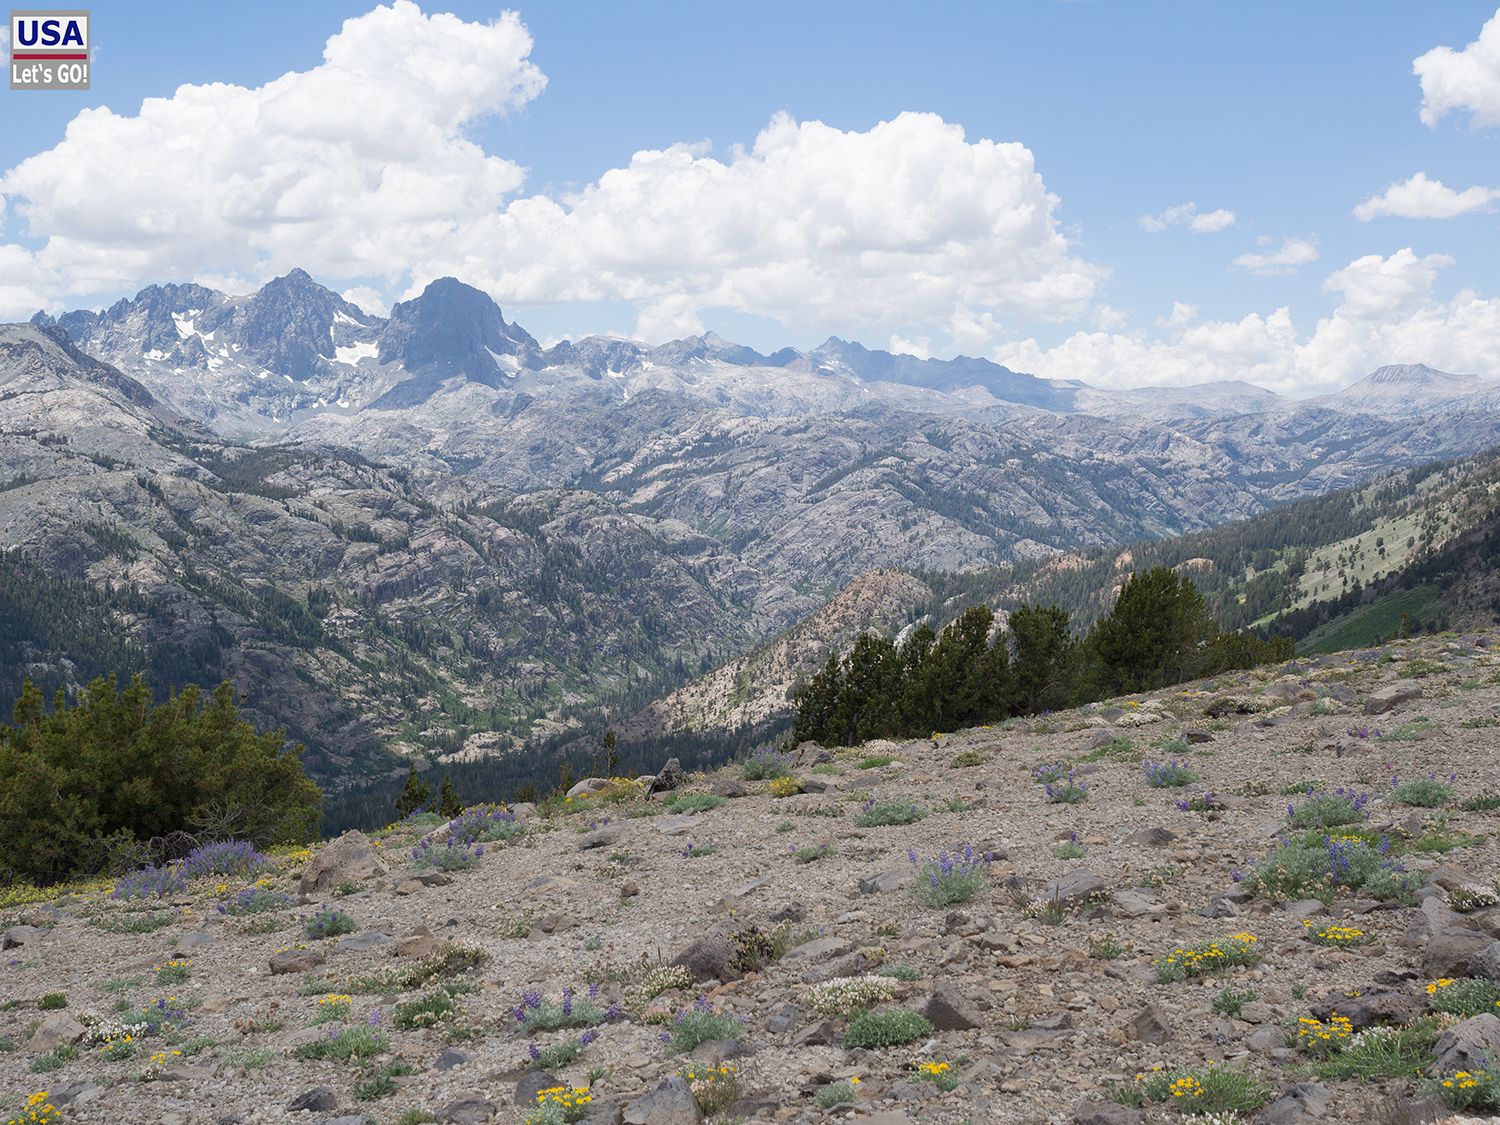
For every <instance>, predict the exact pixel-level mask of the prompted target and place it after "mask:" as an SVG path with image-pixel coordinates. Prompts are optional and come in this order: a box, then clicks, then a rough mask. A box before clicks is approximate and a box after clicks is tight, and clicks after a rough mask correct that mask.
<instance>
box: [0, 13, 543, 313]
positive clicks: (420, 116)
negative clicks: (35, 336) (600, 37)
mask: <svg viewBox="0 0 1500 1125" xmlns="http://www.w3.org/2000/svg"><path fill="white" fill-rule="evenodd" d="M531 46H532V41H531V36H530V35H529V34H528V33H527V31H526V29H525V27H523V26H522V24H521V22H520V20H519V18H518V17H517V16H516V15H515V14H514V13H507V14H504V15H501V16H500V17H498V18H497V19H495V20H494V21H492V22H490V23H483V24H481V23H470V22H465V21H463V20H461V19H459V18H458V17H456V16H451V15H431V16H429V15H426V14H424V13H423V12H422V11H421V10H420V9H419V8H418V7H417V6H416V5H415V4H413V3H411V2H410V0H396V2H395V3H393V4H390V5H388V6H383V7H379V8H376V9H374V10H373V11H371V12H369V13H368V14H366V15H363V16H360V17H358V18H355V19H350V20H348V21H346V22H345V23H344V25H343V27H342V28H341V29H340V30H339V31H338V32H337V33H336V34H335V35H333V36H332V37H331V38H330V39H329V40H328V42H327V43H326V45H325V47H324V51H323V61H322V62H321V63H320V64H319V65H318V66H316V67H314V68H313V69H311V70H308V71H303V72H293V73H288V74H285V75H282V76H281V77H280V78H277V79H275V80H274V81H271V82H268V83H266V84H265V85H264V86H259V87H256V88H253V89H249V88H246V87H243V86H234V85H229V84H224V83H215V84H212V85H202V86H182V87H179V88H178V89H177V91H176V92H175V93H173V94H172V96H170V97H164V98H148V99H147V100H146V101H144V102H143V103H142V104H141V107H140V110H139V112H138V113H136V114H134V115H122V114H117V113H114V112H112V111H111V110H109V109H107V108H99V109H90V110H85V111H83V112H82V113H80V114H78V116H77V117H75V118H74V119H73V120H72V121H71V122H70V123H69V125H68V128H67V132H66V135H65V136H64V139H63V140H62V141H61V142H60V143H59V144H57V145H56V146H55V147H53V148H51V149H48V150H47V151H45V152H41V153H38V154H37V155H34V156H32V157H29V158H28V159H26V160H23V161H22V162H21V163H20V164H18V165H16V166H15V167H14V168H11V169H10V170H9V171H7V172H5V173H4V174H3V175H0V196H3V197H4V198H5V200H6V201H7V202H8V204H9V207H10V210H11V211H12V212H13V214H15V215H19V216H20V217H21V218H22V219H23V220H24V221H25V222H26V224H27V226H28V228H29V232H30V233H31V234H32V235H33V236H35V237H38V238H41V239H44V240H45V241H44V244H43V245H42V247H41V248H40V249H39V250H38V251H36V252H35V253H34V254H29V255H28V256H27V257H26V258H25V259H23V261H22V263H21V266H22V269H21V275H22V276H17V274H16V272H15V271H14V269H12V268H7V266H8V265H9V263H7V260H6V258H0V291H4V290H5V288H6V287H7V286H8V285H16V284H19V283H21V282H22V281H24V282H25V285H26V288H28V289H30V290H33V291H36V292H37V293H38V294H39V295H42V294H44V295H46V296H48V297H50V298H51V300H54V301H55V300H57V299H60V298H61V297H63V296H65V295H71V294H83V293H91V292H107V291H110V290H112V289H118V288H123V287H125V286H129V285H134V284H138V283H141V282H143V281H157V280H163V279H168V278H181V277H192V276H196V275H198V274H200V273H207V272H209V271H213V272H217V273H220V274H244V275H248V276H254V277H266V276H269V275H271V274H274V273H279V272H283V271H284V270H286V269H288V268H291V267H292V266H298V265H301V266H305V267H306V268H307V269H309V270H311V271H313V272H315V273H319V274H320V275H322V276H325V277H332V278H337V277H357V276H365V275H374V276H383V275H390V274H392V273H399V272H400V268H401V264H402V263H403V262H405V261H410V260H413V259H418V260H420V259H421V258H423V257H425V256H427V255H429V254H431V253H432V251H433V249H434V247H435V246H436V245H438V244H440V243H443V242H446V241H448V240H451V239H452V238H454V237H455V232H456V229H457V228H459V227H461V226H463V225H465V224H468V223H472V222H475V221H477V220H478V219H479V218H481V217H483V216H484V215H486V214H488V213H490V212H492V211H493V210H494V209H495V207H496V205H497V200H499V199H500V197H501V196H503V195H504V194H506V193H508V192H514V191H515V190H516V189H518V188H519V187H520V186H521V184H522V182H523V180H524V173H523V171H522V169H521V167H520V166H519V165H518V164H516V163H515V162H513V161H511V160H507V159H503V158H501V157H498V156H492V155H489V154H487V153H485V152H484V151H483V150H482V149H481V148H480V147H479V146H478V145H476V144H474V143H473V142H472V141H471V140H469V139H468V138H467V136H466V135H465V132H466V129H467V127H468V126H469V125H470V124H471V123H472V122H474V121H475V120H476V119H478V118H480V117H483V116H485V115H488V114H493V113H499V112H504V111H506V110H509V109H513V108H515V107H518V106H521V105H523V104H525V103H526V102H527V101H529V100H531V99H532V98H534V97H536V96H537V94H539V93H540V92H541V90H542V88H543V86H544V85H545V83H546V79H545V77H544V76H543V75H542V73H541V71H540V70H538V69H537V68H536V67H535V66H534V65H533V64H532V63H530V62H529V61H528V59H527V56H528V55H529V53H530V51H531ZM11 311H15V310H14V309H13V308H12V309H11Z"/></svg>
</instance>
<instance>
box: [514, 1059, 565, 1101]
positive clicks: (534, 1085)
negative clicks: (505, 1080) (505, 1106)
mask: <svg viewBox="0 0 1500 1125" xmlns="http://www.w3.org/2000/svg"><path fill="white" fill-rule="evenodd" d="M561 1085H564V1083H563V1080H562V1079H561V1078H559V1077H557V1075H555V1074H549V1073H547V1072H546V1071H545V1070H538V1069H536V1068H535V1067H533V1068H532V1069H531V1070H528V1071H527V1072H526V1073H525V1074H523V1075H521V1080H520V1081H519V1082H517V1083H516V1090H515V1095H514V1097H513V1098H512V1099H511V1100H512V1101H514V1102H515V1104H516V1105H518V1106H524V1107H525V1108H527V1109H531V1108H532V1107H534V1106H535V1105H536V1096H537V1094H539V1093H541V1092H542V1091H543V1090H550V1089H552V1088H553V1087H554V1086H561Z"/></svg>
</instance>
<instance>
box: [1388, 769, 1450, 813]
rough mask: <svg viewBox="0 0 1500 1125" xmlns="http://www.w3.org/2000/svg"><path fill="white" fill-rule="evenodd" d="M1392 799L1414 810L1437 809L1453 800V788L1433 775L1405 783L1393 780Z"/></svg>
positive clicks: (1414, 778) (1415, 778) (1413, 778)
mask: <svg viewBox="0 0 1500 1125" xmlns="http://www.w3.org/2000/svg"><path fill="white" fill-rule="evenodd" d="M1450 780H1451V779H1450ZM1391 797H1392V798H1393V799H1394V800H1397V801H1400V802H1401V803H1402V804H1403V805H1411V806H1412V807H1413V808H1418V809H1437V808H1442V806H1444V805H1446V804H1447V803H1448V802H1449V801H1451V800H1453V786H1452V785H1450V784H1449V783H1448V782H1444V781H1439V780H1438V779H1437V778H1436V777H1434V776H1432V775H1428V776H1427V777H1410V778H1407V779H1406V780H1405V781H1400V780H1398V779H1396V778H1392V779H1391Z"/></svg>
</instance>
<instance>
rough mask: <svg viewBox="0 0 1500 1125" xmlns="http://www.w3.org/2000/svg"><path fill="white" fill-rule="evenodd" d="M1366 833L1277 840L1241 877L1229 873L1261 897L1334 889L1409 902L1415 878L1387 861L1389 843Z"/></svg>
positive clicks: (1313, 893) (1312, 894)
mask: <svg viewBox="0 0 1500 1125" xmlns="http://www.w3.org/2000/svg"><path fill="white" fill-rule="evenodd" d="M1369 835H1370V834H1363V835H1359V834H1353V833H1341V834H1333V835H1329V834H1324V833H1322V832H1318V831H1312V832H1307V833H1304V834H1303V835H1301V836H1296V837H1293V838H1291V839H1283V840H1282V841H1281V843H1280V845H1279V846H1278V847H1277V848H1276V849H1275V850H1273V851H1272V852H1271V853H1270V854H1268V855H1267V856H1266V857H1265V858H1264V859H1262V860H1261V861H1260V862H1259V863H1257V864H1256V865H1255V867H1254V869H1253V870H1252V871H1250V873H1249V874H1247V875H1241V874H1239V873H1236V874H1235V879H1236V880H1237V881H1238V880H1241V879H1242V880H1244V881H1245V883H1246V885H1247V886H1248V888H1249V889H1250V890H1251V891H1252V892H1253V893H1255V894H1258V895H1263V896H1265V897H1267V898H1282V899H1298V898H1311V897H1318V898H1323V899H1325V900H1326V899H1328V898H1331V897H1332V896H1333V895H1334V894H1336V893H1337V892H1338V891H1340V890H1348V891H1363V892H1364V893H1366V894H1368V895H1370V896H1371V897H1373V898H1377V899H1380V900H1382V901H1385V902H1405V901H1411V900H1412V898H1413V896H1414V895H1415V892H1416V888H1417V886H1418V885H1420V883H1421V878H1420V876H1418V875H1417V874H1416V873H1414V872H1408V871H1407V870H1406V869H1405V868H1404V867H1403V866H1402V865H1401V864H1400V863H1398V862H1396V861H1395V860H1394V859H1392V858H1391V856H1390V850H1391V844H1390V840H1389V839H1387V838H1386V837H1384V836H1381V837H1378V838H1377V839H1376V840H1375V841H1374V842H1373V843H1372V842H1371V841H1370V839H1369Z"/></svg>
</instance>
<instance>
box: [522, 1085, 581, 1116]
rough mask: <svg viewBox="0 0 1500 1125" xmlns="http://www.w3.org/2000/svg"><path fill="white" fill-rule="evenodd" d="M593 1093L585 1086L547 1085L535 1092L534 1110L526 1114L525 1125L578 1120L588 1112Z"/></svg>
mask: <svg viewBox="0 0 1500 1125" xmlns="http://www.w3.org/2000/svg"><path fill="white" fill-rule="evenodd" d="M593 1100H594V1095H593V1094H591V1093H590V1092H589V1089H588V1087H586V1086H549V1087H547V1088H546V1089H545V1090H538V1091H537V1092H536V1110H534V1111H533V1112H531V1113H528V1114H527V1115H526V1123H527V1125H554V1123H556V1122H569V1121H580V1120H582V1119H583V1117H584V1116H585V1115H586V1114H587V1113H588V1109H589V1105H590V1103H592V1102H593Z"/></svg>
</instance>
